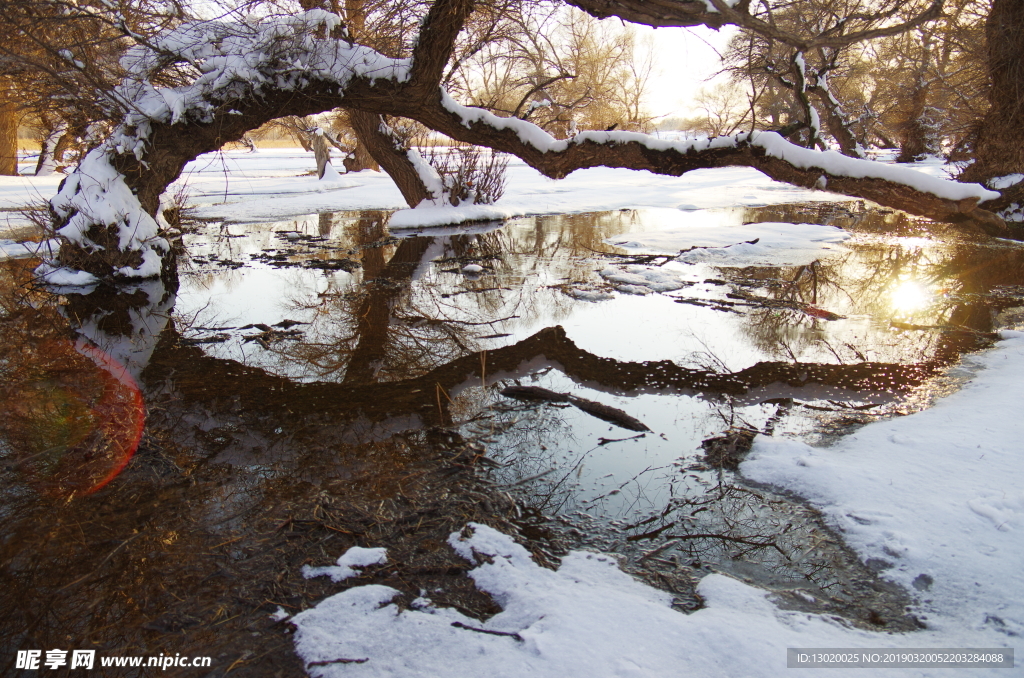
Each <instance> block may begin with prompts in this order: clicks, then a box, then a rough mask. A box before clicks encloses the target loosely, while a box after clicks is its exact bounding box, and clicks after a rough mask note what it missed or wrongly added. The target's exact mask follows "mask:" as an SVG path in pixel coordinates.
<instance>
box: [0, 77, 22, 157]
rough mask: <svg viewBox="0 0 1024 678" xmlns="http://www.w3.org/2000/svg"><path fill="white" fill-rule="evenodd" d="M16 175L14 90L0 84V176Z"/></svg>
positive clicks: (16, 139) (16, 150)
mask: <svg viewBox="0 0 1024 678" xmlns="http://www.w3.org/2000/svg"><path fill="white" fill-rule="evenodd" d="M17 174H18V109H17V108H16V107H15V101H14V90H13V89H11V88H10V87H8V86H7V85H6V84H4V83H2V82H0V175H4V176H14V175H17Z"/></svg>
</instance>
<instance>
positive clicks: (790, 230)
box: [605, 210, 850, 266]
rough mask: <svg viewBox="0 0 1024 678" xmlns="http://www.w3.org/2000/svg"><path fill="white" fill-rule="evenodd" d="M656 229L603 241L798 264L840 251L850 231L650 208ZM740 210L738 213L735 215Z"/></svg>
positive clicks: (687, 254) (685, 255)
mask: <svg viewBox="0 0 1024 678" xmlns="http://www.w3.org/2000/svg"><path fill="white" fill-rule="evenodd" d="M650 212H651V213H654V214H655V215H656V216H657V218H654V219H648V220H647V222H648V223H650V224H652V225H655V226H657V228H656V230H654V229H652V230H646V231H642V232H639V233H630V234H628V236H618V237H614V238H609V239H607V240H606V241H605V242H607V243H609V244H611V245H615V246H617V247H623V248H626V249H639V250H643V251H647V252H664V253H678V254H679V257H678V261H681V262H684V263H697V262H707V263H711V264H725V265H730V266H733V265H735V266H750V265H769V266H799V265H803V264H809V263H810V262H812V261H814V260H815V259H820V258H822V257H824V256H828V255H831V254H837V253H839V252H843V251H844V249H843V247H842V244H841V243H842V242H843V241H845V240H847V239H848V238H849V237H850V235H849V234H848V233H847V232H846V231H844V230H842V229H841V228H836V227H835V226H823V225H820V224H787V223H776V222H762V223H753V224H743V223H737V222H738V221H739V220H738V219H735V218H733V217H734V215H723V214H717V213H714V212H680V211H675V212H674V213H673V211H669V210H651V211H650ZM737 216H738V215H737Z"/></svg>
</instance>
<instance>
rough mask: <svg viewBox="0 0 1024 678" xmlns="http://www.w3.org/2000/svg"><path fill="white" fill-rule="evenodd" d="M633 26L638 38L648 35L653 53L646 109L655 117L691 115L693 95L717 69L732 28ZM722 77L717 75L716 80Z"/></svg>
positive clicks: (642, 38) (641, 38)
mask: <svg viewBox="0 0 1024 678" xmlns="http://www.w3.org/2000/svg"><path fill="white" fill-rule="evenodd" d="M635 28H636V31H637V37H638V38H639V39H640V40H641V41H642V40H644V39H645V38H647V37H648V36H649V37H650V39H651V44H652V48H653V51H654V55H655V66H654V72H653V73H652V74H651V80H650V86H649V92H648V95H647V106H648V110H649V111H650V112H651V114H652V115H654V116H655V117H657V118H661V117H674V116H683V117H685V116H689V115H692V114H693V113H694V106H693V97H694V95H695V94H696V92H697V90H699V89H700V88H701V87H703V86H707V85H708V82H707V81H708V80H709V79H711V78H713V77H714V76H715V74H716V73H717V72H718V70H719V68H720V67H721V65H720V60H719V52H720V51H722V50H724V49H725V46H726V43H727V42H728V41H729V37H730V36H731V35H732V32H733V31H734V30H735V29H732V28H723V29H722V30H721V31H714V30H712V29H710V28H706V27H704V26H698V27H695V28H650V27H648V26H635ZM723 79H724V78H722V77H721V76H719V78H717V79H716V81H721V80H723Z"/></svg>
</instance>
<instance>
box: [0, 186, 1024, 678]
mask: <svg viewBox="0 0 1024 678" xmlns="http://www.w3.org/2000/svg"><path fill="white" fill-rule="evenodd" d="M388 218H389V217H388V213H386V212H373V211H368V212H358V213H334V214H331V213H324V214H319V215H311V216H308V217H302V218H296V219H289V220H284V221H279V222H274V223H259V224H234V223H196V224H192V225H191V227H190V228H189V229H188V232H187V233H185V234H184V235H183V238H182V249H181V254H180V260H179V271H180V275H179V277H180V279H179V283H178V285H177V287H176V288H175V287H168V286H166V285H164V284H163V283H160V282H151V283H146V284H142V285H139V286H137V287H135V288H132V289H130V290H127V291H124V290H122V291H121V293H120V294H117V295H110V294H105V293H104V292H103V291H102V290H100V291H97V292H94V293H93V294H88V295H83V294H82V293H81V290H75V289H64V290H56V291H54V290H49V291H48V290H40V289H37V288H34V287H33V286H32V285H31V284H30V279H31V271H32V268H33V266H34V263H35V262H33V261H31V260H19V261H8V262H4V263H3V264H2V272H3V273H2V274H3V277H4V279H3V281H2V283H0V284H2V288H3V289H2V291H0V298H2V299H3V316H2V319H0V332H3V333H4V336H3V342H2V346H3V348H2V349H0V352H2V358H0V370H2V373H3V376H4V386H3V387H2V390H0V397H2V398H3V399H4V401H5V405H4V408H5V411H6V412H7V413H8V416H7V417H6V421H5V422H4V423H3V424H2V425H0V454H2V456H3V462H4V465H3V467H2V471H0V473H2V481H3V492H4V495H5V500H4V502H3V504H2V507H0V511H2V512H3V518H4V520H5V523H6V525H7V529H6V530H5V534H4V537H3V541H2V547H0V548H2V555H3V562H4V568H3V576H4V578H5V584H6V586H4V589H3V593H2V595H3V597H4V600H3V609H5V610H8V611H9V614H8V615H6V618H5V619H4V620H3V621H2V622H0V624H2V625H3V627H4V629H3V632H2V634H0V635H2V637H3V638H5V644H6V645H7V646H8V647H7V649H11V648H19V647H26V646H32V647H47V648H49V647H64V646H68V643H69V642H71V641H74V643H75V644H76V647H79V648H82V649H86V648H88V649H97V650H100V651H101V652H102V653H104V654H149V655H155V654H160V653H167V654H174V653H182V654H193V655H199V654H203V655H211V656H214V657H215V658H216V659H215V660H214V664H215V666H218V667H220V668H219V669H217V671H216V672H215V673H214V674H211V675H222V673H227V672H228V671H230V672H231V673H232V674H237V675H249V674H251V675H274V673H275V672H276V671H279V672H280V675H292V674H298V675H301V670H302V669H301V666H300V664H299V662H298V660H297V659H296V658H295V656H294V655H293V653H292V652H291V643H290V639H289V637H288V635H287V633H288V627H287V625H286V624H282V623H279V622H277V621H275V619H274V618H273V617H272V616H271V615H272V614H273V613H274V612H275V611H276V610H278V609H283V610H285V611H287V612H295V611H298V610H299V609H303V608H306V607H309V606H311V605H312V604H315V603H316V602H317V601H318V600H320V599H322V598H323V597H325V596H326V595H328V594H330V593H332V592H334V591H337V590H338V589H339V585H336V584H331V583H330V582H326V581H324V579H323V578H320V579H308V580H307V579H305V578H304V577H303V576H302V572H301V568H302V566H303V565H307V564H308V565H314V566H315V565H327V564H330V563H333V561H334V560H335V558H337V556H338V555H339V554H340V553H342V552H344V550H345V549H346V548H347V547H349V546H352V545H360V546H382V545H383V546H387V547H388V549H389V557H390V558H391V560H390V562H389V564H388V565H387V566H383V567H379V568H375V569H371V570H368V571H367V573H366V574H365V575H363V577H361V578H360V579H358V580H350V582H347V583H346V585H347V584H348V583H353V582H357V581H358V582H360V583H365V582H367V581H373V582H375V583H383V584H387V585H389V586H393V587H395V588H398V589H399V590H402V591H404V592H405V593H406V594H407V597H408V599H407V601H406V602H407V603H408V602H410V601H412V600H413V599H414V598H415V597H416V596H418V595H420V592H421V591H431V592H432V594H431V597H432V599H433V600H434V601H435V602H436V603H437V604H441V605H452V606H455V607H457V608H458V609H459V610H460V611H463V612H464V613H466V614H471V615H474V616H477V617H485V616H487V615H489V614H493V613H494V611H496V608H495V605H494V603H493V602H492V601H490V600H489V599H488V598H487V597H486V596H485V595H483V594H481V593H479V592H478V591H476V590H475V588H474V587H473V585H472V581H471V580H469V579H468V577H466V575H465V573H466V571H467V569H468V566H467V564H466V563H465V562H463V561H461V560H460V559H459V558H458V557H457V556H455V555H454V554H453V553H452V552H451V550H450V549H449V548H448V547H447V546H446V544H445V540H446V538H447V536H448V534H450V533H451V532H452V531H455V530H459V529H461V528H462V526H463V525H465V524H466V523H467V522H469V521H477V522H484V523H488V524H491V525H493V526H495V527H498V528H499V529H502V530H504V531H506V532H510V533H514V534H518V535H520V537H521V538H522V540H523V541H524V543H526V544H527V546H528V548H529V549H530V550H531V552H532V553H533V554H534V556H535V558H537V559H538V560H539V561H540V562H542V563H548V564H550V563H554V562H556V561H557V558H558V557H559V556H560V555H562V554H564V553H565V552H566V551H567V550H568V549H572V548H581V547H582V548H591V549H599V550H602V551H606V552H612V553H615V554H617V555H618V556H619V558H620V562H621V564H622V566H623V567H624V568H625V569H626V570H628V571H630V572H632V573H633V574H635V575H636V576H639V577H641V578H643V579H645V580H646V581H648V582H650V583H652V584H654V585H656V586H659V587H661V588H664V589H666V590H669V591H671V592H672V593H673V594H674V595H675V596H676V607H677V608H678V609H680V610H682V611H684V612H685V611H688V610H692V609H696V608H697V607H699V606H700V604H701V602H700V600H699V598H698V597H697V596H696V595H695V593H694V591H693V585H694V582H695V581H696V580H697V579H699V577H701V576H702V575H703V574H705V573H707V572H712V571H718V572H725V573H729V574H731V575H733V576H736V577H740V578H743V579H745V580H746V581H750V582H754V583H756V584H757V585H760V586H764V587H768V588H771V589H773V590H775V591H776V592H777V599H778V600H779V602H780V604H782V605H784V606H789V607H796V608H798V609H808V610H814V611H827V612H829V613H832V614H838V615H841V616H843V617H845V618H847V619H849V620H850V621H851V623H855V624H862V625H865V626H870V627H874V628H886V629H889V630H908V629H912V628H914V627H915V625H916V620H915V619H913V617H911V616H910V615H908V614H907V613H906V612H905V606H906V605H907V604H908V602H909V598H908V597H907V594H905V593H903V592H901V591H898V590H895V589H893V588H892V587H890V586H888V585H886V584H885V583H883V582H882V581H881V580H879V579H878V578H877V577H876V576H875V572H874V571H873V567H872V564H871V563H870V562H869V563H866V564H865V563H861V562H859V561H858V560H857V558H856V556H854V555H853V554H852V553H850V552H849V551H848V550H847V549H845V547H843V546H842V544H841V542H840V540H839V538H838V537H837V536H836V535H834V534H832V533H831V532H830V531H829V530H828V529H827V528H826V527H825V526H824V525H823V523H822V521H821V520H820V518H819V517H818V515H817V514H816V513H815V512H814V511H813V510H811V509H809V508H808V507H806V506H804V505H803V504H801V503H800V502H799V500H798V499H797V498H794V497H788V496H782V495H780V494H778V493H777V492H774V491H772V490H771V489H770V488H765V487H756V486H753V485H751V484H749V483H745V482H744V481H743V479H742V477H740V476H739V475H738V473H737V471H736V468H737V465H738V463H739V462H740V461H741V460H742V458H743V454H744V452H745V451H746V449H747V448H749V444H750V440H751V438H752V435H753V434H754V433H755V432H760V433H766V434H772V435H786V436H796V437H800V438H801V439H804V440H807V441H813V442H827V441H828V440H831V439H833V438H834V437H835V436H839V435H842V434H843V433H845V432H848V431H850V430H851V429H852V428H853V427H856V426H858V425H860V424H863V423H866V422H868V421H872V420H877V419H879V418H883V417H891V416H896V415H900V414H904V413H907V412H911V411H914V410H917V409H921V408H923V407H925V406H927V404H928V403H929V402H930V401H931V400H932V399H933V398H935V397H937V396H939V395H942V394H944V393H948V392H949V391H950V390H952V389H955V388H956V386H957V384H958V383H959V382H960V381H961V380H963V379H966V378H969V376H970V374H969V371H968V370H967V369H966V368H963V367H961V366H958V361H959V358H960V356H961V355H962V354H964V353H965V352H969V351H975V350H978V349H981V348H984V347H986V346H988V345H989V344H990V343H991V342H992V341H993V339H994V336H995V335H994V331H995V330H996V329H997V328H998V327H999V326H1000V324H1001V323H1002V322H1003V319H1004V318H1005V317H1006V315H1005V314H1008V313H1013V312H1014V311H1013V309H1015V308H1016V307H1018V306H1021V305H1022V302H1021V299H1022V297H1024V250H1022V249H1021V248H1020V246H1019V245H1017V244H1014V243H1008V242H1002V241H992V240H989V239H982V238H977V239H974V238H970V237H966V236H963V235H958V234H956V233H955V232H953V231H948V232H947V231H946V230H945V229H944V228H943V227H942V226H941V225H935V224H931V223H927V222H924V223H919V222H916V221H914V220H912V219H910V218H908V217H907V216H906V215H903V214H901V213H895V212H892V211H888V210H879V209H877V208H870V207H867V206H865V205H864V204H861V203H839V204H834V203H816V204H806V205H805V204H796V205H776V206H771V207H746V208H733V209H725V210H696V211H690V212H686V211H680V210H671V211H669V210H646V211H644V210H641V211H617V212H604V213H593V214H573V215H560V216H545V217H524V218H518V219H513V220H510V221H508V222H505V223H488V224H474V225H468V226H464V227H459V228H455V227H451V228H447V229H431V230H429V231H423V232H416V231H412V230H394V231H392V230H389V228H388V225H387V222H388ZM694 222H700V223H705V224H712V225H719V226H720V227H721V228H723V229H726V228H736V229H737V230H736V233H737V234H739V233H744V232H746V231H744V230H743V229H742V226H743V225H744V224H761V223H766V222H769V223H790V224H830V225H833V226H838V227H841V228H843V229H844V230H845V231H846V232H847V233H848V234H850V236H851V237H850V238H849V239H846V240H842V239H836V240H835V242H831V241H830V242H829V243H828V244H825V245H819V246H816V248H815V249H813V250H806V251H795V252H794V251H791V252H788V253H787V254H786V255H785V256H783V257H782V259H779V258H778V257H775V259H774V260H772V261H766V260H765V259H764V257H763V255H762V254H759V253H758V252H756V251H754V249H753V243H751V242H748V241H746V240H745V239H743V238H739V237H738V239H737V240H736V245H735V249H732V250H730V248H729V247H724V248H722V247H717V248H708V247H696V248H694V249H692V250H690V251H688V252H686V253H684V254H682V255H681V256H677V255H676V254H675V253H674V252H675V250H672V249H671V248H670V249H669V251H671V252H673V254H670V255H666V254H665V251H666V250H665V249H663V248H662V249H652V248H651V247H650V246H648V247H644V246H642V241H643V240H645V239H647V240H650V238H647V237H646V236H649V234H650V233H652V232H657V231H659V230H661V231H665V230H671V229H672V228H675V227H677V226H679V224H684V225H685V224H687V223H694ZM638 238H639V241H638ZM745 245H749V247H744V246H745ZM768 263H771V264H772V265H767V264H768ZM13 656H14V654H13V651H11V652H7V653H6V654H5V655H4V660H3V661H5V662H6V661H8V658H11V661H13ZM12 671H13V668H12V667H11V666H5V668H4V673H5V675H8V674H11V673H12ZM221 672H222V673H221Z"/></svg>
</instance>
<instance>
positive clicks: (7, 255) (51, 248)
mask: <svg viewBox="0 0 1024 678" xmlns="http://www.w3.org/2000/svg"><path fill="white" fill-rule="evenodd" d="M58 249H60V241H59V240H56V239H52V240H44V241H42V242H15V241H14V240H7V239H0V261H3V260H5V259H25V258H27V257H51V256H53V255H54V254H55V253H56V252H57V250H58Z"/></svg>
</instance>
